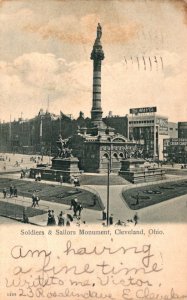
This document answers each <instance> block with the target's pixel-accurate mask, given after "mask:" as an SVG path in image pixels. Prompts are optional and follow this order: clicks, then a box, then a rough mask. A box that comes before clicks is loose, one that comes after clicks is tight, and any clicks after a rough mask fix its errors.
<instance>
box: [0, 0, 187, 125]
mask: <svg viewBox="0 0 187 300" xmlns="http://www.w3.org/2000/svg"><path fill="white" fill-rule="evenodd" d="M98 22H100V23H101V26H102V32H103V34H102V39H101V42H102V46H103V50H104V53H105V59H104V61H103V62H102V108H103V116H106V115H108V112H109V111H112V112H113V115H120V116H123V115H126V114H128V113H129V109H130V108H135V107H146V106H157V111H158V113H159V114H161V115H163V116H168V118H169V121H173V122H178V121H187V101H186V100H187V96H186V95H187V1H185V0H184V1H182V0H181V1H180V0H176V1H175V0H99V1H97V0H93V1H92V0H45V1H44V0H41V1H40V0H29V1H27V0H25V1H24V0H22V1H21V0H0V120H1V122H3V121H9V120H10V118H11V120H14V119H18V118H19V117H20V116H21V115H22V116H23V118H24V119H26V118H32V117H34V116H35V115H37V114H38V112H39V110H40V109H41V108H43V109H44V111H45V110H47V109H48V110H49V111H50V112H52V113H55V114H59V112H60V111H62V112H63V113H65V114H72V115H73V116H74V117H77V116H78V115H79V112H80V111H83V112H84V113H85V116H90V111H91V106H92V77H93V62H92V61H91V60H90V54H91V51H92V47H93V43H94V41H95V38H96V28H97V23H98Z"/></svg>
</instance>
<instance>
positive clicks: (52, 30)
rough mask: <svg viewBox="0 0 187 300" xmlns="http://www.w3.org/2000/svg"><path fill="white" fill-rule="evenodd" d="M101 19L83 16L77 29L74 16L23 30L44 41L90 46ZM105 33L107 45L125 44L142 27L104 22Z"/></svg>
mask: <svg viewBox="0 0 187 300" xmlns="http://www.w3.org/2000/svg"><path fill="white" fill-rule="evenodd" d="M99 21H100V17H99V16H98V15H96V14H87V15H86V16H83V17H82V18H81V19H80V21H79V25H78V27H77V22H78V20H77V19H76V18H75V16H73V15H68V17H65V16H63V17H59V18H54V19H50V20H49V21H45V22H43V23H42V24H41V23H34V22H29V23H28V24H26V25H25V26H24V27H23V29H24V30H26V31H28V32H32V33H37V34H39V35H40V36H41V37H42V38H43V39H49V38H55V39H58V40H60V41H63V42H66V43H73V44H76V43H78V44H90V43H92V42H93V33H95V32H96V26H97V23H98V22H99ZM102 25H103V30H104V32H105V34H104V36H103V37H102V40H103V42H104V43H105V44H112V43H124V42H127V41H128V40H130V39H132V38H134V37H135V36H136V34H137V32H138V30H139V29H140V27H141V26H140V25H139V24H137V23H135V22H132V21H128V20H126V22H124V23H121V24H120V25H119V23H118V22H116V21H114V20H112V21H110V22H108V21H106V22H103V24H102Z"/></svg>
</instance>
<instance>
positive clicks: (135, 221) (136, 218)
mask: <svg viewBox="0 0 187 300" xmlns="http://www.w3.org/2000/svg"><path fill="white" fill-rule="evenodd" d="M138 219H139V218H138V214H137V213H135V215H134V217H133V220H134V226H136V225H137V224H138Z"/></svg>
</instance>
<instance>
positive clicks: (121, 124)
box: [103, 112, 129, 138]
mask: <svg viewBox="0 0 187 300" xmlns="http://www.w3.org/2000/svg"><path fill="white" fill-rule="evenodd" d="M103 122H105V124H106V125H108V126H110V127H112V128H114V129H115V130H116V132H118V133H120V134H122V135H123V136H124V137H126V138H128V136H129V134H128V117H127V116H115V115H114V116H113V115H112V112H110V113H109V115H108V116H107V117H105V118H103Z"/></svg>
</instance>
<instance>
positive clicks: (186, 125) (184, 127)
mask: <svg viewBox="0 0 187 300" xmlns="http://www.w3.org/2000/svg"><path fill="white" fill-rule="evenodd" d="M178 137H179V138H181V139H187V122H178Z"/></svg>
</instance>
